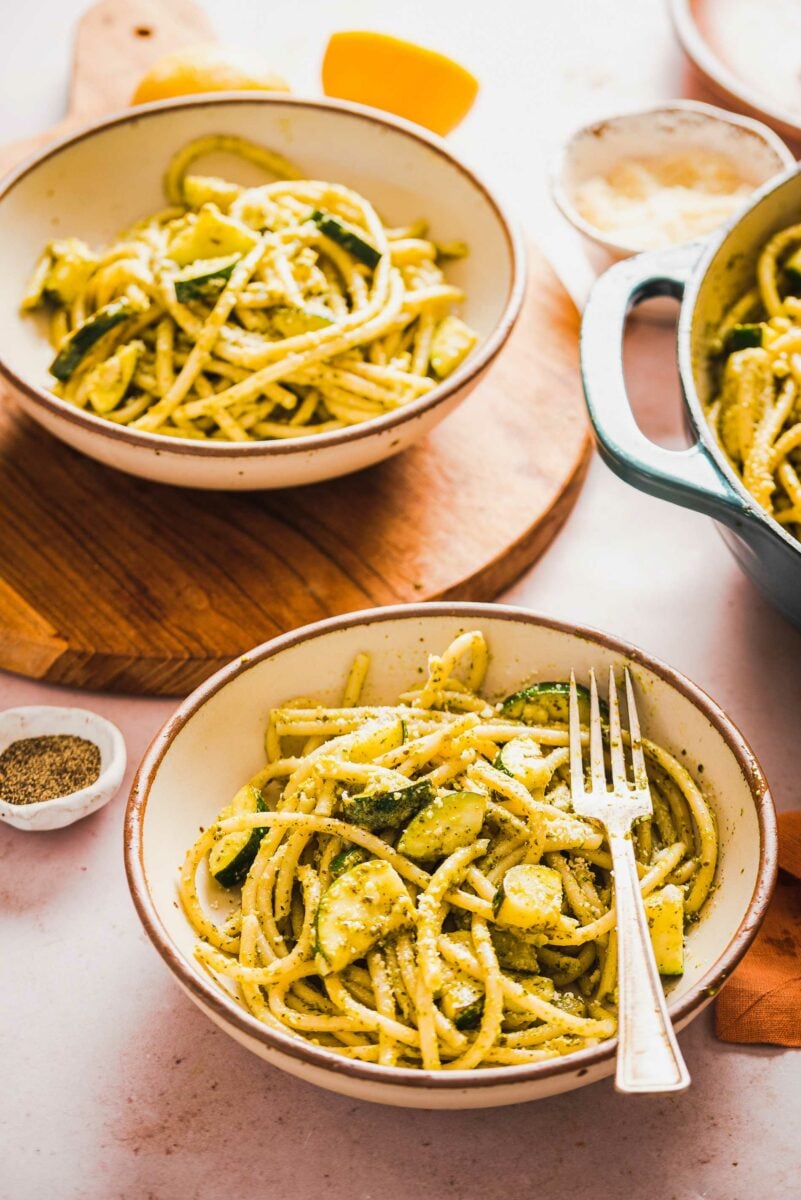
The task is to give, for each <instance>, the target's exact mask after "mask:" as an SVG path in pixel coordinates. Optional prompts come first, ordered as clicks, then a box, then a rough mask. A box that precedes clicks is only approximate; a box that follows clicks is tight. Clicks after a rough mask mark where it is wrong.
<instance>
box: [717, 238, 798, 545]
mask: <svg viewBox="0 0 801 1200" xmlns="http://www.w3.org/2000/svg"><path fill="white" fill-rule="evenodd" d="M712 350H713V352H715V353H717V354H721V355H724V356H725V361H724V363H723V367H722V378H721V386H720V388H719V391H718V394H717V395H716V396H715V397H714V398H713V400H712V402H711V403H710V404H709V405H708V406H707V410H706V413H707V418H708V420H709V423H710V425H711V427H712V429H713V431H714V432H715V435H716V437H717V439H718V442H719V444H720V446H721V448H722V450H723V452H724V454H725V455H726V457H727V458H728V460H729V463H730V464H731V466H732V468H733V469H734V470H735V471H736V472H737V474H738V475H739V477H740V479H741V480H742V482H743V484H744V486H745V487H746V489H747V490H748V491H749V492H750V493H751V495H752V496H753V497H754V499H755V500H756V502H757V503H758V504H759V505H760V506H761V507H762V508H764V509H765V511H766V512H768V513H770V515H771V516H772V517H773V518H774V519H775V520H776V521H778V522H779V524H780V525H782V526H783V527H784V528H785V529H786V530H787V531H788V533H791V534H793V535H794V536H795V537H801V478H799V471H801V225H793V226H791V227H790V228H788V229H783V230H781V231H780V232H779V233H777V234H775V235H774V236H773V237H772V238H771V239H770V241H769V242H768V243H767V245H766V246H765V247H764V249H763V250H762V253H761V254H760V257H759V259H758V262H757V284H756V286H755V287H754V288H752V289H751V290H750V291H748V292H746V293H745V295H744V296H742V297H741V298H740V299H739V300H738V301H737V303H736V304H735V305H734V306H733V307H732V308H731V310H730V311H729V313H728V314H727V316H726V318H725V320H724V321H723V323H722V325H721V328H720V330H719V332H718V336H717V339H716V341H715V343H714V345H713V346H712Z"/></svg>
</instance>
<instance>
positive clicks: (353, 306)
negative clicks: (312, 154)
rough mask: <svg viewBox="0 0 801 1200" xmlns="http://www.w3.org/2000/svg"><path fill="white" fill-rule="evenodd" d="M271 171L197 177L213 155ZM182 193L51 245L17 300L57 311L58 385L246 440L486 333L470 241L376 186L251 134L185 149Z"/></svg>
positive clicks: (85, 399)
mask: <svg viewBox="0 0 801 1200" xmlns="http://www.w3.org/2000/svg"><path fill="white" fill-rule="evenodd" d="M220 151H222V152H227V153H230V154H233V155H237V156H239V157H241V158H244V159H247V160H248V161H249V162H251V163H253V164H255V165H256V166H258V167H260V168H263V169H264V170H265V171H267V172H269V173H270V174H272V175H273V176H275V177H276V180H275V182H272V183H267V184H264V185H263V186H260V187H247V188H245V187H240V186H238V185H237V184H234V183H230V182H228V181H226V180H223V179H219V178H216V177H209V176H202V175H190V174H188V173H187V172H188V170H189V168H190V167H191V165H192V164H193V162H195V160H196V159H198V158H200V157H202V156H205V155H208V154H210V153H212V152H220ZM165 191H166V194H167V200H168V202H169V207H168V208H166V209H164V210H162V211H161V212H158V213H155V214H154V215H153V216H151V217H148V218H146V219H145V220H142V221H140V222H139V223H138V224H136V225H134V226H133V228H132V229H130V230H127V231H126V232H125V233H123V234H121V235H120V237H119V238H117V240H116V241H114V242H112V243H111V245H109V246H108V247H106V248H105V249H104V250H101V251H99V252H97V253H95V251H93V250H92V249H90V247H89V246H87V245H86V244H85V243H84V242H82V241H80V240H78V239H77V238H62V239H59V240H57V241H53V242H51V243H50V244H49V245H48V246H47V247H46V248H45V251H44V254H43V256H42V258H41V260H40V261H39V263H38V265H37V267H36V269H35V271H34V274H33V277H32V279H31V282H30V284H29V287H28V290H27V293H26V295H25V297H24V298H23V301H22V308H23V310H24V311H30V310H34V309H43V310H46V312H47V314H48V316H49V321H50V338H51V342H52V345H53V348H54V349H55V350H56V351H57V353H56V357H55V359H54V360H53V363H52V365H51V368H50V370H51V373H52V374H53V376H54V377H55V380H56V383H55V385H54V387H53V391H54V392H55V393H56V394H57V395H59V396H61V397H62V398H63V399H64V400H67V401H69V402H70V403H71V404H74V405H76V407H78V408H85V409H88V411H90V412H93V413H95V414H96V415H98V416H102V417H104V418H106V419H108V420H109V421H114V422H116V423H117V424H121V425H128V426H130V427H131V428H132V429H137V430H143V431H146V432H148V433H155V434H164V435H168V436H172V437H181V438H194V439H199V440H206V439H209V438H211V439H217V440H219V439H221V440H223V441H238V442H247V441H252V440H263V439H270V438H295V437H302V436H307V435H315V434H321V433H326V432H329V431H331V430H335V429H342V428H345V427H347V426H350V425H354V424H357V423H360V422H362V421H367V420H370V419H371V418H373V417H378V416H380V415H382V414H384V413H387V412H391V411H393V410H395V409H397V408H399V407H401V406H403V405H405V404H408V403H409V402H410V401H413V400H417V399H419V398H420V397H422V396H425V395H426V394H427V393H428V392H430V391H431V390H432V389H433V388H434V387H436V385H437V383H438V382H439V381H440V380H441V379H444V378H446V377H447V376H448V375H449V374H451V372H453V371H454V370H455V369H456V367H457V366H458V365H459V364H460V363H461V362H462V361H463V359H464V358H465V357H466V355H467V354H469V352H470V350H471V349H472V348H473V346H474V345H475V343H476V340H477V338H476V335H475V333H474V332H473V331H472V330H471V329H469V327H468V326H467V325H465V324H464V322H463V321H461V320H460V319H459V318H458V317H457V316H455V315H454V314H453V313H452V311H451V310H452V308H453V306H454V305H456V304H458V302H459V301H460V300H461V299H462V298H463V294H462V292H461V291H460V289H459V288H457V287H454V286H452V285H451V284H449V283H448V282H447V280H446V279H445V276H444V274H443V271H442V263H443V262H444V261H445V260H446V259H448V258H449V257H450V258H453V257H459V256H461V255H463V254H465V253H466V247H465V246H464V245H463V244H462V243H452V244H450V245H447V246H446V245H441V244H437V243H435V242H433V241H430V240H429V238H428V236H427V227H426V224H425V222H424V221H419V222H417V223H415V224H414V225H410V226H408V227H406V228H388V227H386V226H385V225H384V223H383V222H382V221H381V219H380V218H379V216H378V215H377V214H376V212H375V210H374V209H373V207H372V206H371V204H370V203H369V201H368V200H366V199H365V198H364V197H363V196H361V195H359V194H358V193H357V192H355V191H353V190H352V189H350V188H347V187H344V186H343V185H341V184H338V183H327V182H323V181H319V180H311V179H305V178H303V176H302V172H301V171H300V170H299V169H298V168H297V167H296V166H295V165H294V164H293V163H291V162H289V161H288V160H286V159H285V158H283V157H281V156H280V155H278V154H275V153H273V152H272V151H269V150H266V149H264V148H263V147H261V146H257V145H255V144H254V143H252V142H248V141H245V140H244V139H242V138H238V137H231V136H223V135H213V136H209V137H204V138H199V139H197V140H196V141H194V142H191V143H190V144H189V145H187V146H186V147H184V149H183V150H181V151H179V152H178V154H176V155H175V156H174V158H173V159H172V161H171V163H170V165H169V168H168V170H167V174H166V176H165Z"/></svg>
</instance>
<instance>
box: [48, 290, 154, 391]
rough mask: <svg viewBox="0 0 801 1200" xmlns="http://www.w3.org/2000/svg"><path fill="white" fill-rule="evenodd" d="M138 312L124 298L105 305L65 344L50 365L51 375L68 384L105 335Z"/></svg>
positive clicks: (80, 326)
mask: <svg viewBox="0 0 801 1200" xmlns="http://www.w3.org/2000/svg"><path fill="white" fill-rule="evenodd" d="M136 311H137V310H136V309H135V308H134V306H133V304H132V303H131V301H130V300H128V299H127V298H125V297H122V298H121V299H119V300H112V301H111V303H110V304H105V305H104V306H103V308H99V309H98V310H97V312H95V313H92V315H91V317H88V318H87V319H86V320H85V321H84V323H83V325H79V326H78V328H77V329H76V330H75V331H74V333H71V334H70V336H69V337H68V338H67V340H66V341H65V342H64V345H63V346H62V347H61V349H60V350H59V352H58V354H57V355H56V357H55V358H54V359H53V361H52V363H51V364H50V374H51V375H55V377H56V379H59V380H60V381H61V382H62V383H66V381H67V380H68V379H69V377H70V375H72V373H73V371H75V369H76V367H77V366H78V364H79V363H80V361H81V359H82V358H85V356H86V355H87V354H88V353H89V351H90V350H91V349H92V347H93V346H94V345H95V343H96V342H99V341H100V339H101V338H102V336H103V334H104V333H108V331H109V330H110V329H113V328H114V326H115V325H119V324H120V322H121V321H126V320H127V319H128V317H132V316H133V315H134V313H135V312H136Z"/></svg>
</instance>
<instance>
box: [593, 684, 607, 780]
mask: <svg viewBox="0 0 801 1200" xmlns="http://www.w3.org/2000/svg"><path fill="white" fill-rule="evenodd" d="M590 772H591V774H592V787H593V791H595V790H596V789H597V790H598V791H599V792H605V791H606V770H605V768H604V741H603V733H602V731H601V706H600V705H599V703H598V685H597V683H596V682H595V672H594V671H592V670H591V671H590Z"/></svg>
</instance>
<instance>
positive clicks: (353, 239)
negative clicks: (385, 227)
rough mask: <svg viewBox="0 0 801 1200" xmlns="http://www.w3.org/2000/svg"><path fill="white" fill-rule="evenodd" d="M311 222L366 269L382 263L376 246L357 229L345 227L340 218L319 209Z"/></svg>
mask: <svg viewBox="0 0 801 1200" xmlns="http://www.w3.org/2000/svg"><path fill="white" fill-rule="evenodd" d="M310 220H312V221H314V223H315V225H316V226H317V227H318V228H319V229H320V231H321V232H322V233H324V234H325V236H326V237H330V239H331V241H332V242H336V243H337V245H338V246H341V247H342V249H343V250H347V251H348V253H349V254H352V255H353V257H354V258H356V259H358V260H359V262H360V263H364V265H365V266H366V267H370V269H371V270H374V269H375V268H376V267H377V266H378V264H379V263H380V261H381V255H380V253H379V252H378V250H376V248H375V246H371V245H370V243H369V242H366V241H365V240H364V238H363V237H362V236H361V235H360V234H358V233H357V232H356V230H355V229H351V228H350V227H349V226H347V225H345V224H344V223H343V222H342V221H340V220H339V218H338V217H333V216H331V214H330V213H326V212H321V210H320V209H319V208H316V209H315V210H314V212H313V213H312V214H311V217H310Z"/></svg>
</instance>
